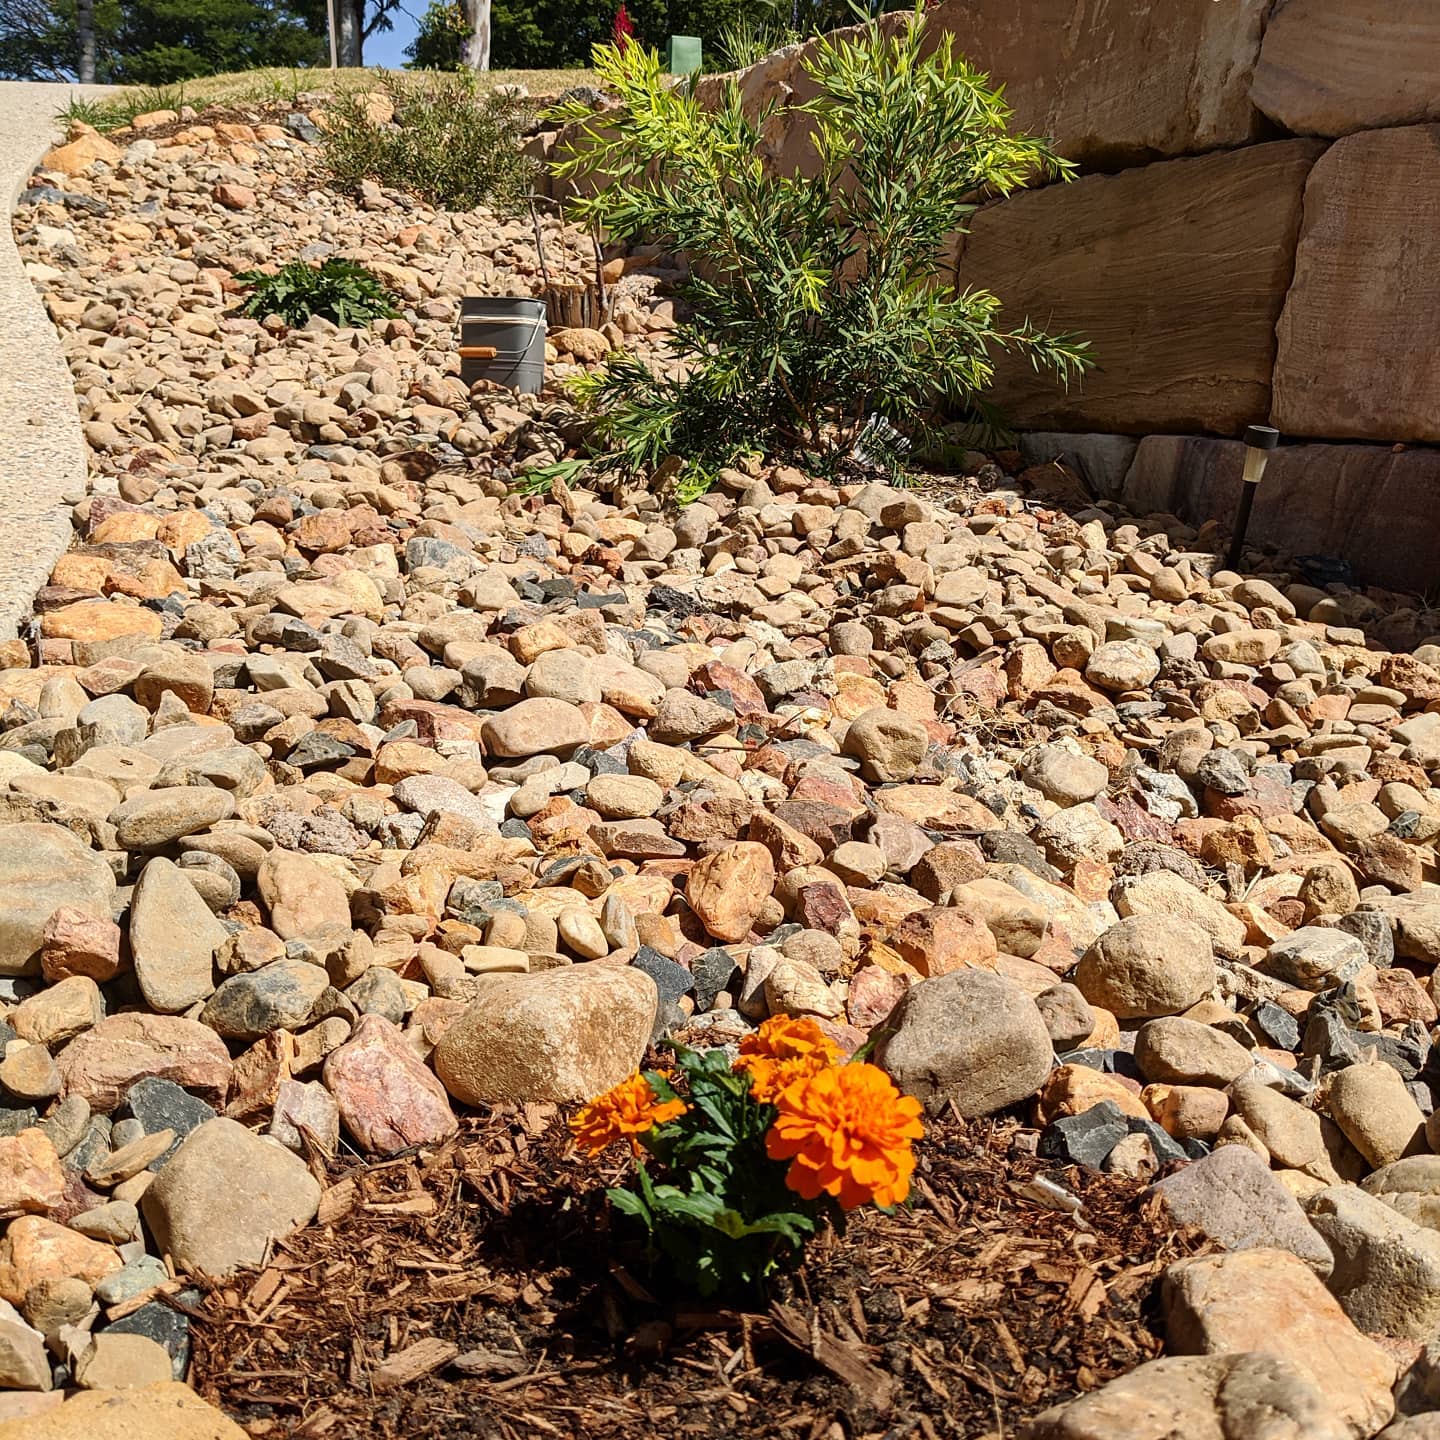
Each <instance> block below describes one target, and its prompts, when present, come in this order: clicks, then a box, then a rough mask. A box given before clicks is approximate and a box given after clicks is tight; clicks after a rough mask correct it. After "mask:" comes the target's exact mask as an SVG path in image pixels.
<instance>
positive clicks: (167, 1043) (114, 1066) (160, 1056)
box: [55, 1011, 231, 1114]
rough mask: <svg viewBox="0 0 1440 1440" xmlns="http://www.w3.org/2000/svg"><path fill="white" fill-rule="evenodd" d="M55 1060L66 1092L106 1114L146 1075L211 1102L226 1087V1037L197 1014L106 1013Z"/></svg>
mask: <svg viewBox="0 0 1440 1440" xmlns="http://www.w3.org/2000/svg"><path fill="white" fill-rule="evenodd" d="M55 1063H56V1066H57V1068H58V1069H59V1071H60V1081H61V1084H62V1086H63V1088H64V1093H65V1094H66V1095H78V1096H81V1097H83V1098H84V1099H85V1100H88V1101H89V1102H90V1105H91V1106H92V1108H94V1109H96V1110H99V1111H101V1112H104V1113H107V1114H108V1113H109V1112H110V1111H111V1110H113V1109H114V1108H115V1107H116V1106H117V1105H118V1104H119V1103H120V1101H121V1100H122V1099H123V1098H124V1096H125V1093H126V1091H128V1090H129V1089H130V1087H131V1086H132V1085H133V1084H134V1083H135V1082H136V1081H137V1080H141V1079H144V1078H145V1077H146V1076H156V1077H158V1078H160V1079H162V1080H171V1081H173V1082H174V1083H175V1084H176V1085H182V1086H184V1087H185V1089H187V1090H193V1091H195V1092H197V1093H198V1094H200V1095H202V1096H203V1097H204V1098H205V1099H207V1100H214V1101H216V1102H220V1101H223V1100H224V1099H225V1093H226V1091H227V1090H229V1088H230V1069H231V1066H230V1052H229V1051H228V1050H226V1048H225V1042H224V1041H223V1040H222V1039H221V1038H220V1037H219V1036H218V1035H217V1034H216V1033H215V1032H214V1031H213V1030H211V1029H209V1028H208V1027H207V1026H204V1025H202V1024H200V1022H199V1021H198V1020H186V1019H185V1018H183V1017H182V1016H180V1015H145V1014H142V1013H140V1012H138V1011H126V1012H125V1013H123V1014H120V1015H107V1016H106V1017H105V1019H103V1020H102V1021H101V1022H100V1023H99V1024H98V1025H96V1026H95V1027H94V1028H93V1029H91V1030H86V1031H85V1032H84V1033H83V1034H81V1035H77V1036H76V1037H75V1039H73V1040H72V1041H71V1042H70V1043H69V1044H68V1045H67V1046H66V1047H65V1048H64V1049H63V1050H62V1051H61V1052H60V1054H59V1055H58V1056H57V1057H56V1062H55Z"/></svg>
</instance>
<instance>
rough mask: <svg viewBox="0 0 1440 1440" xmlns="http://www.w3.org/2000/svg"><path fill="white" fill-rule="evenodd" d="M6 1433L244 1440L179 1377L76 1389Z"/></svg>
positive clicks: (47, 1437)
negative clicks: (127, 1386) (112, 1387)
mask: <svg viewBox="0 0 1440 1440" xmlns="http://www.w3.org/2000/svg"><path fill="white" fill-rule="evenodd" d="M6 1434H7V1440H248V1437H247V1434H246V1432H245V1431H244V1430H242V1429H241V1428H240V1427H239V1426H238V1425H237V1424H236V1423H235V1422H234V1421H233V1420H231V1419H230V1418H229V1417H228V1416H227V1415H225V1414H224V1413H223V1412H222V1411H220V1410H217V1409H215V1407H214V1406H213V1405H207V1404H206V1403H205V1401H203V1400H202V1399H201V1398H200V1397H199V1396H198V1395H197V1394H196V1393H195V1392H194V1391H193V1390H192V1389H191V1388H190V1387H189V1386H188V1385H186V1384H184V1383H183V1382H182V1381H180V1380H167V1381H165V1382H164V1383H163V1384H154V1385H137V1386H135V1387H134V1388H132V1389H125V1390H81V1391H78V1392H76V1394H75V1395H73V1396H72V1397H71V1398H70V1399H68V1400H66V1401H65V1403H64V1404H63V1405H61V1406H60V1408H59V1409H58V1410H47V1411H45V1412H44V1413H43V1414H40V1415H37V1416H36V1417H35V1418H34V1419H32V1420H25V1421H16V1422H14V1423H13V1424H11V1425H9V1426H7V1427H6Z"/></svg>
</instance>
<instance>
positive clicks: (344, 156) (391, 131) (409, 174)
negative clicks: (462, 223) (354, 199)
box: [324, 70, 538, 211]
mask: <svg viewBox="0 0 1440 1440" xmlns="http://www.w3.org/2000/svg"><path fill="white" fill-rule="evenodd" d="M386 89H387V91H388V93H389V95H390V99H391V100H392V101H393V103H394V106H395V121H394V123H393V124H388V123H387V124H379V123H377V122H376V120H375V119H374V118H373V117H372V114H371V112H370V110H369V108H368V103H367V100H366V99H365V97H364V96H360V95H354V94H352V95H341V96H339V97H337V99H336V100H335V102H334V104H333V105H331V107H330V111H329V115H330V128H329V129H328V130H327V131H326V133H325V137H324V147H325V163H326V165H327V166H328V167H329V169H330V173H331V175H332V176H333V177H334V179H335V182H336V184H338V185H339V186H341V187H342V188H343V189H347V190H353V189H355V188H357V187H358V186H359V185H360V182H361V181H362V180H376V181H378V182H379V183H380V184H382V185H389V186H391V187H393V188H394V189H397V190H409V191H412V192H414V193H415V194H417V195H419V196H421V197H422V198H424V199H426V200H428V201H430V203H431V204H433V205H443V206H445V207H447V208H449V209H453V210H468V209H471V208H472V207H474V206H476V205H493V206H494V207H495V208H496V209H498V210H502V211H514V210H516V209H518V208H519V207H520V206H521V205H522V204H523V203H524V200H525V197H526V196H527V195H529V194H530V190H531V186H532V184H533V182H534V178H535V174H536V171H537V169H538V165H537V163H536V162H535V161H534V160H532V159H530V158H529V157H528V156H525V155H522V154H521V153H520V145H521V141H522V139H523V136H524V129H525V125H526V123H527V121H528V119H529V114H528V112H527V110H526V109H525V105H524V102H523V101H521V100H518V99H515V98H513V97H511V96H508V95H497V94H494V93H493V92H490V93H487V92H485V91H483V90H481V89H480V87H479V85H478V84H477V82H476V80H475V78H474V76H473V74H472V73H471V72H470V71H468V70H467V71H461V72H460V73H458V74H453V75H452V74H436V75H434V76H429V77H427V78H426V81H425V83H423V84H419V85H416V84H415V83H414V82H413V81H412V82H411V83H410V84H409V85H403V84H396V83H395V82H394V81H393V80H392V81H389V82H387V84H386Z"/></svg>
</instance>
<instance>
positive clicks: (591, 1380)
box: [191, 1106, 1201, 1440]
mask: <svg viewBox="0 0 1440 1440" xmlns="http://www.w3.org/2000/svg"><path fill="white" fill-rule="evenodd" d="M1027 1140H1031V1141H1032V1143H1033V1132H1031V1133H1030V1134H1028V1135H1027V1134H1026V1133H1025V1132H1023V1131H1020V1130H1019V1129H1017V1127H1016V1126H1015V1125H1014V1124H1013V1123H1007V1124H1000V1125H997V1124H993V1123H989V1122H986V1123H970V1124H966V1123H964V1122H961V1121H957V1120H940V1121H938V1122H936V1123H934V1124H933V1125H932V1127H931V1129H930V1133H929V1135H928V1136H927V1138H926V1140H925V1141H924V1142H923V1143H922V1145H921V1146H920V1155H921V1161H920V1170H919V1173H918V1176H917V1179H918V1184H917V1186H916V1189H915V1191H914V1193H913V1195H912V1202H911V1204H910V1205H909V1206H908V1207H907V1208H906V1209H904V1210H902V1211H899V1212H897V1213H895V1214H893V1215H881V1214H879V1213H874V1212H864V1213H859V1214H857V1215H855V1216H854V1217H852V1218H851V1221H850V1224H849V1226H848V1227H847V1229H846V1232H845V1234H844V1235H843V1236H827V1237H822V1238H821V1239H819V1240H817V1241H816V1242H815V1243H814V1244H813V1245H812V1247H811V1251H810V1254H809V1256H808V1257H807V1260H806V1262H805V1264H804V1266H803V1268H802V1269H801V1270H800V1271H799V1272H797V1273H796V1274H795V1275H793V1276H791V1277H788V1278H787V1279H786V1280H784V1281H782V1282H781V1283H780V1284H779V1285H778V1286H777V1287H776V1294H775V1295H774V1296H773V1297H772V1301H771V1304H770V1306H769V1308H768V1309H761V1310H759V1311H758V1312H757V1313H753V1314H742V1313H737V1312H734V1311H726V1310H723V1309H714V1308H712V1309H705V1308H702V1307H701V1306H700V1305H697V1304H696V1303H695V1302H693V1301H692V1302H690V1303H689V1304H688V1305H686V1304H685V1303H684V1302H682V1303H681V1304H679V1305H678V1306H677V1305H676V1304H675V1303H673V1302H671V1303H666V1302H665V1301H664V1300H663V1299H661V1298H657V1296H656V1295H655V1294H654V1293H652V1291H655V1290H658V1289H659V1288H660V1286H661V1285H662V1284H663V1277H656V1276H652V1275H649V1274H647V1273H646V1272H645V1271H644V1269H643V1266H642V1264H641V1262H640V1257H639V1255H638V1253H637V1252H634V1251H630V1250H628V1249H627V1247H626V1245H625V1243H624V1241H623V1240H622V1239H621V1237H620V1236H619V1235H617V1236H615V1237H614V1238H613V1241H612V1237H611V1235H610V1231H609V1218H608V1211H607V1208H606V1205H605V1202H604V1197H603V1188H604V1186H605V1184H606V1183H609V1182H612V1181H614V1180H616V1179H617V1178H618V1177H619V1176H620V1174H621V1171H622V1165H621V1161H620V1160H619V1159H618V1158H617V1159H616V1160H615V1161H613V1162H608V1161H606V1160H604V1159H602V1162H601V1163H592V1162H589V1161H587V1160H585V1159H584V1158H583V1157H580V1156H578V1155H575V1154H574V1153H573V1152H572V1151H571V1150H570V1146H569V1141H568V1136H567V1133H566V1131H565V1128H564V1126H563V1125H562V1124H560V1123H559V1121H558V1119H557V1118H556V1115H555V1112H554V1109H553V1107H542V1106H531V1107H527V1108H526V1109H525V1110H523V1111H521V1110H506V1111H497V1112H496V1113H494V1114H492V1115H490V1116H488V1117H486V1118H479V1119H477V1118H472V1119H470V1120H468V1121H466V1122H465V1123H464V1125H463V1128H462V1130H461V1133H460V1135H459V1136H458V1137H457V1138H456V1139H455V1140H454V1141H452V1142H451V1143H449V1144H448V1145H446V1146H445V1147H444V1148H443V1149H441V1150H439V1151H438V1152H427V1153H417V1154H414V1155H402V1156H400V1157H398V1158H395V1159H392V1160H389V1161H386V1162H383V1163H379V1164H373V1165H361V1166H358V1167H352V1168H349V1169H345V1168H344V1167H343V1166H338V1165H337V1166H336V1167H334V1169H333V1170H332V1172H331V1174H330V1175H329V1176H328V1177H327V1179H328V1181H329V1184H330V1186H331V1188H330V1189H329V1190H327V1192H326V1194H325V1198H324V1202H323V1204H322V1208H321V1213H320V1218H319V1222H318V1223H317V1224H315V1225H313V1226H311V1227H309V1228H308V1229H306V1230H303V1231H301V1232H300V1233H299V1234H297V1235H295V1236H294V1237H293V1238H292V1239H291V1240H290V1241H289V1242H288V1243H286V1244H285V1245H283V1246H281V1247H279V1248H278V1249H277V1251H276V1252H275V1254H274V1256H273V1257H272V1260H271V1263H270V1264H269V1265H268V1266H267V1267H266V1268H265V1269H264V1270H263V1271H261V1272H259V1273H251V1274H246V1275H241V1276H239V1277H235V1278H234V1279H232V1280H231V1281H229V1282H227V1283H225V1284H223V1285H219V1286H216V1287H213V1288H212V1289H211V1290H210V1291H209V1293H208V1294H207V1296H206V1298H205V1300H204V1302H203V1304H202V1305H201V1306H200V1307H199V1308H198V1309H197V1310H196V1311H195V1312H194V1322H193V1324H192V1336H193V1341H194V1364H193V1368H192V1371H191V1381H192V1383H193V1384H194V1386H195V1388H196V1389H197V1390H199V1391H200V1393H201V1394H203V1395H204V1396H205V1397H206V1398H207V1399H209V1400H211V1401H213V1402H215V1403H216V1404H218V1405H220V1406H222V1407H223V1408H224V1409H225V1410H227V1411H228V1412H229V1413H230V1414H231V1415H233V1416H234V1417H235V1418H236V1420H237V1421H238V1422H239V1423H240V1424H241V1425H242V1426H244V1427H245V1428H246V1429H247V1431H248V1432H249V1433H250V1434H251V1435H254V1436H257V1437H261V1436H264V1437H275V1440H282V1437H284V1440H320V1437H326V1440H339V1437H349V1436H357V1437H358V1436H365V1437H376V1440H388V1437H405V1440H431V1437H435V1440H440V1437H445V1440H464V1437H472V1436H473V1437H483V1440H512V1437H515V1440H519V1437H525V1440H533V1437H537V1436H566V1437H568V1436H577V1437H578V1436H586V1437H589V1436H594V1435H596V1434H604V1435H606V1436H607V1437H613V1440H653V1437H656V1436H666V1437H682V1436H692V1435H693V1436H696V1437H707V1440H708V1437H715V1440H724V1437H745V1440H751V1437H770V1436H774V1437H781V1440H858V1437H872V1440H904V1437H914V1440H939V1437H945V1440H951V1437H960V1436H964V1437H977V1440H978V1437H981V1436H988V1437H995V1440H998V1437H1002V1436H1013V1435H1014V1433H1015V1431H1016V1429H1017V1428H1018V1427H1019V1426H1020V1424H1021V1423H1022V1422H1023V1421H1024V1420H1025V1419H1027V1418H1028V1417H1029V1416H1031V1415H1034V1414H1035V1413H1036V1412H1038V1411H1040V1410H1043V1409H1044V1408H1046V1407H1047V1406H1049V1405H1052V1404H1055V1403H1056V1402H1058V1401H1060V1400H1064V1399H1066V1398H1068V1397H1070V1396H1072V1395H1075V1394H1077V1393H1079V1392H1080V1391H1083V1390H1088V1389H1092V1388H1094V1387H1095V1386H1096V1385H1099V1384H1103V1383H1104V1382H1105V1381H1107V1380H1109V1379H1112V1378H1113V1377H1115V1376H1117V1375H1120V1374H1122V1373H1124V1372H1126V1371H1129V1370H1131V1369H1133V1368H1134V1367H1135V1366H1136V1365H1138V1364H1141V1363H1142V1362H1144V1361H1146V1360H1149V1359H1152V1358H1153V1357H1155V1356H1156V1355H1158V1354H1159V1353H1160V1350H1161V1340H1160V1335H1159V1333H1158V1324H1157V1316H1156V1313H1155V1308H1154V1307H1155V1295H1156V1289H1157V1286H1156V1282H1157V1280H1158V1278H1159V1275H1160V1273H1161V1271H1162V1270H1163V1269H1164V1267H1165V1266H1166V1265H1167V1264H1168V1263H1169V1262H1170V1261H1171V1260H1173V1259H1176V1258H1177V1257H1179V1256H1182V1255H1187V1254H1193V1253H1195V1252H1196V1251H1197V1250H1199V1249H1200V1248H1201V1245H1200V1242H1199V1240H1198V1239H1197V1237H1195V1236H1194V1235H1190V1234H1184V1233H1179V1234H1177V1233H1174V1232H1173V1231H1171V1230H1170V1229H1169V1228H1168V1227H1167V1226H1166V1225H1165V1223H1164V1221H1163V1220H1162V1219H1161V1218H1160V1217H1159V1215H1157V1213H1156V1211H1155V1207H1154V1206H1153V1203H1151V1202H1147V1201H1146V1200H1145V1199H1144V1191H1143V1187H1142V1186H1140V1185H1139V1184H1138V1183H1136V1182H1134V1181H1128V1180H1121V1179H1117V1178H1114V1177H1109V1176H1102V1175H1096V1174H1090V1173H1082V1172H1080V1171H1076V1170H1061V1171H1057V1170H1055V1169H1054V1168H1053V1167H1047V1166H1046V1165H1044V1164H1043V1163H1042V1162H1039V1161H1037V1160H1035V1159H1034V1158H1033V1157H1032V1156H1030V1155H1028V1154H1027V1153H1026V1143H1025V1142H1026V1141H1027ZM1036 1176H1050V1177H1053V1178H1054V1179H1056V1180H1059V1181H1060V1182H1061V1183H1063V1184H1066V1185H1069V1186H1071V1187H1072V1188H1073V1190H1074V1192H1075V1193H1076V1194H1077V1195H1078V1196H1079V1197H1080V1199H1081V1201H1082V1202H1083V1208H1082V1209H1081V1210H1080V1211H1079V1213H1078V1214H1071V1213H1068V1212H1067V1211H1064V1210H1060V1209H1055V1208H1051V1206H1050V1205H1049V1204H1046V1203H1043V1202H1040V1201H1037V1200H1035V1199H1033V1198H1029V1197H1028V1196H1027V1195H1026V1194H1024V1193H1021V1192H1024V1191H1026V1190H1027V1188H1030V1187H1032V1186H1033V1181H1034V1178H1035V1177H1036ZM621 1223H622V1224H623V1223H624V1222H623V1221H622V1222H621Z"/></svg>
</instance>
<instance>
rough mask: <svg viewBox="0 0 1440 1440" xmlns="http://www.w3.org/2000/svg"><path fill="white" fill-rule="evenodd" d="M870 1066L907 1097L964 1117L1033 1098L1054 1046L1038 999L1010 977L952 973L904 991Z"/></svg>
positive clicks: (962, 972)
mask: <svg viewBox="0 0 1440 1440" xmlns="http://www.w3.org/2000/svg"><path fill="white" fill-rule="evenodd" d="M889 1024H890V1027H891V1028H890V1029H889V1031H888V1033H887V1035H886V1037H885V1038H884V1039H883V1040H882V1041H881V1043H880V1045H879V1046H878V1047H877V1049H876V1054H875V1063H876V1064H877V1065H879V1066H880V1067H881V1068H882V1069H883V1070H886V1071H887V1072H888V1073H889V1074H890V1076H891V1078H892V1079H893V1080H894V1081H895V1083H896V1084H897V1085H898V1086H899V1087H900V1088H901V1089H902V1090H904V1091H905V1092H906V1093H907V1094H911V1095H915V1096H918V1097H919V1098H920V1099H921V1100H922V1101H924V1102H925V1105H926V1107H927V1108H928V1109H930V1110H932V1111H938V1110H940V1109H942V1108H943V1107H944V1106H945V1105H946V1104H947V1103H949V1102H953V1103H954V1104H955V1106H956V1108H957V1109H958V1110H959V1113H960V1114H961V1115H963V1116H965V1117H967V1118H969V1117H972V1116H979V1115H990V1114H993V1113H994V1112H995V1111H997V1110H1002V1109H1004V1108H1005V1106H1007V1105H1013V1104H1015V1103H1016V1102H1017V1101H1019V1100H1023V1099H1025V1098H1026V1097H1027V1096H1029V1095H1033V1094H1034V1093H1035V1091H1036V1090H1037V1089H1039V1087H1040V1084H1041V1082H1042V1081H1043V1080H1044V1079H1045V1077H1046V1075H1048V1074H1049V1073H1050V1066H1051V1061H1052V1057H1053V1047H1052V1046H1051V1044H1050V1034H1049V1032H1048V1031H1047V1030H1046V1028H1045V1021H1044V1019H1043V1018H1042V1016H1041V1014H1040V1012H1039V1010H1037V1009H1036V1008H1035V1002H1034V1001H1033V1000H1032V999H1031V998H1030V997H1029V996H1028V995H1027V994H1026V993H1025V992H1024V991H1023V990H1022V989H1021V988H1020V987H1019V986H1018V985H1017V984H1015V983H1014V981H1012V980H1007V979H1005V978H1004V977H1003V976H1000V975H992V974H990V973H989V972H988V971H984V970H968V969H967V970H957V971H953V972H952V973H951V974H949V975H940V976H937V977H935V978H933V979H930V980H926V981H923V982H922V983H921V984H919V985H916V986H915V987H914V988H913V989H911V990H909V991H907V992H906V994H905V995H904V997H903V998H902V999H901V1001H900V1003H899V1004H898V1005H897V1006H896V1007H895V1009H894V1011H893V1012H892V1013H891V1016H890V1021H889Z"/></svg>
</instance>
